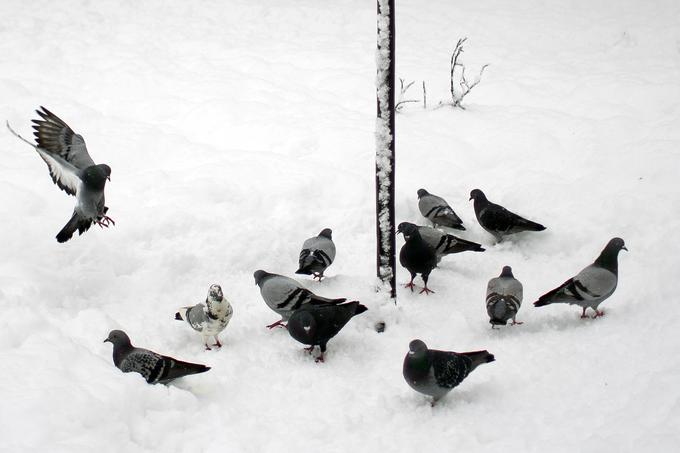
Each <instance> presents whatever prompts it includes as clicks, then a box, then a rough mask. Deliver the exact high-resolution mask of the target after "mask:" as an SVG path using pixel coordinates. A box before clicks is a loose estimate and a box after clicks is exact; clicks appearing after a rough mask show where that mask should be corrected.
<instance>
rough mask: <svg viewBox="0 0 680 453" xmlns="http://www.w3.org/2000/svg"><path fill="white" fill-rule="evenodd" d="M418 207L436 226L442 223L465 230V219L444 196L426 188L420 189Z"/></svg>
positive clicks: (442, 224)
mask: <svg viewBox="0 0 680 453" xmlns="http://www.w3.org/2000/svg"><path fill="white" fill-rule="evenodd" d="M418 209H419V210H420V213H421V214H422V215H423V217H425V218H426V219H428V220H429V221H430V222H432V223H433V224H434V225H435V226H437V225H441V226H445V227H449V228H455V229H457V230H464V229H465V227H464V226H463V221H462V220H461V219H460V217H458V216H457V215H456V213H455V212H453V208H452V207H451V206H449V204H448V203H447V202H446V200H444V199H443V198H442V197H438V196H437V195H433V194H431V193H430V192H428V191H427V190H425V189H420V190H418Z"/></svg>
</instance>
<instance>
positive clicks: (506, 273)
mask: <svg viewBox="0 0 680 453" xmlns="http://www.w3.org/2000/svg"><path fill="white" fill-rule="evenodd" d="M500 276H501V277H514V276H513V275H512V268H511V267H510V266H503V270H502V271H501V275H500Z"/></svg>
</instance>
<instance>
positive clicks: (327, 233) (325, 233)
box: [319, 228, 333, 239]
mask: <svg viewBox="0 0 680 453" xmlns="http://www.w3.org/2000/svg"><path fill="white" fill-rule="evenodd" d="M332 235H333V230H331V229H330V228H324V229H323V230H321V233H319V236H323V237H325V238H328V239H333V238H332Z"/></svg>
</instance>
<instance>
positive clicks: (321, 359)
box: [314, 352, 324, 363]
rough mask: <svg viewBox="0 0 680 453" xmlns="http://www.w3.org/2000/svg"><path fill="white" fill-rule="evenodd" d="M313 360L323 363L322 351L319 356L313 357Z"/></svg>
mask: <svg viewBox="0 0 680 453" xmlns="http://www.w3.org/2000/svg"><path fill="white" fill-rule="evenodd" d="M314 361H315V362H316V363H319V362H321V363H323V362H324V360H323V352H322V353H321V354H320V355H319V357H317V358H316V359H314Z"/></svg>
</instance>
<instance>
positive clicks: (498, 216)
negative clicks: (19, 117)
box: [470, 189, 545, 242]
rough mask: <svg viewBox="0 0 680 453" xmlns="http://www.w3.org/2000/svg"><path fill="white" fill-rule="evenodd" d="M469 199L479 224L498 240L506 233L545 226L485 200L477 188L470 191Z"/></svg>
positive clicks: (484, 196)
mask: <svg viewBox="0 0 680 453" xmlns="http://www.w3.org/2000/svg"><path fill="white" fill-rule="evenodd" d="M470 200H475V201H474V207H475V215H476V216H477V221H478V222H479V224H480V225H481V226H482V228H484V229H485V230H486V231H488V232H489V233H491V234H493V235H494V236H495V237H496V239H497V240H498V241H499V242H500V241H502V240H503V237H504V236H506V235H508V234H514V233H519V232H522V231H543V230H545V227H544V226H543V225H541V224H539V223H536V222H532V221H531V220H527V219H525V218H524V217H520V216H518V215H517V214H515V213H513V212H510V211H508V210H507V209H505V208H504V207H503V206H500V205H497V204H495V203H492V202H490V201H489V200H487V198H486V195H484V192H482V191H481V190H479V189H475V190H473V191H472V192H470Z"/></svg>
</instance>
